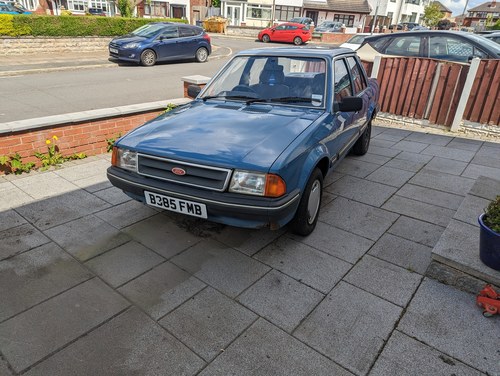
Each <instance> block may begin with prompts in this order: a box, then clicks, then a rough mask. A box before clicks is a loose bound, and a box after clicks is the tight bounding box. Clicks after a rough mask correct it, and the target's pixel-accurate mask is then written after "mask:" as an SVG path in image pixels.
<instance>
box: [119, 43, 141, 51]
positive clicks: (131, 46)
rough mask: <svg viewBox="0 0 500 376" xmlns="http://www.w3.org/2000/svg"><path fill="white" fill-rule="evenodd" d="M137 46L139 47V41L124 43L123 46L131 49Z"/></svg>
mask: <svg viewBox="0 0 500 376" xmlns="http://www.w3.org/2000/svg"><path fill="white" fill-rule="evenodd" d="M137 47H139V43H137V42H132V43H127V44H124V45H123V46H122V48H125V49H130V50H131V49H133V48H137Z"/></svg>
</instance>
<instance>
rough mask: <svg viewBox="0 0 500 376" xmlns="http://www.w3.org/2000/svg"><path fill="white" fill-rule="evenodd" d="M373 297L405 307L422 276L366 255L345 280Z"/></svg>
mask: <svg viewBox="0 0 500 376" xmlns="http://www.w3.org/2000/svg"><path fill="white" fill-rule="evenodd" d="M343 280H344V281H345V282H348V283H350V284H352V285H354V286H356V287H359V288H360V289H363V290H365V291H368V292H370V293H372V294H373V295H376V296H378V297H380V298H383V299H385V300H388V301H390V302H391V303H394V304H397V305H399V306H401V307H405V306H406V305H407V304H408V303H409V301H410V299H411V297H412V296H413V293H414V292H415V290H416V289H417V287H418V285H419V284H420V281H421V280H422V276H421V275H420V274H417V273H412V272H410V271H409V270H407V269H403V268H401V267H399V266H396V265H394V264H389V263H388V262H385V261H383V260H379V259H377V258H375V257H372V256H370V255H365V256H364V257H363V258H362V259H361V261H360V262H358V263H357V264H356V265H355V266H354V268H352V270H351V271H350V272H349V273H348V274H347V275H346V277H345V278H344V279H343Z"/></svg>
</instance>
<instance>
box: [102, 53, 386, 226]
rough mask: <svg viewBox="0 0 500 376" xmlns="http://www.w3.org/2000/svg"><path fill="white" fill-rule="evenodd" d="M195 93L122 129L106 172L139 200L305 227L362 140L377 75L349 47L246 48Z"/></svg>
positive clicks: (233, 220)
mask: <svg viewBox="0 0 500 376" xmlns="http://www.w3.org/2000/svg"><path fill="white" fill-rule="evenodd" d="M188 92H189V93H190V94H191V95H194V96H196V95H197V94H198V96H197V98H196V99H195V100H194V101H192V102H190V103H189V104H187V105H184V106H181V107H178V108H176V109H174V110H172V111H170V112H167V113H165V114H163V115H161V116H159V117H158V118H156V119H154V120H152V121H150V122H148V123H146V124H144V125H143V126H141V127H139V128H137V129H135V130H133V131H131V132H130V133H129V134H127V135H126V136H124V137H122V138H121V139H120V140H118V142H117V143H116V144H115V146H114V148H113V156H112V167H110V168H109V169H108V178H109V180H110V181H111V183H112V184H113V185H115V186H116V187H118V188H120V189H122V190H123V191H124V192H125V193H127V194H128V195H129V196H131V197H132V198H134V199H136V200H139V201H143V202H145V203H147V204H148V205H152V206H155V207H158V208H163V209H166V210H171V211H175V212H179V213H183V214H187V215H191V216H195V217H199V218H206V219H208V220H211V221H215V222H220V223H225V224H229V225H233V226H240V227H250V228H258V227H270V228H271V229H277V228H279V227H281V226H284V225H285V224H287V223H289V222H290V223H291V228H292V230H293V231H294V232H295V233H298V234H301V235H307V234H309V233H311V232H312V231H313V229H314V227H315V226H316V222H317V219H318V213H319V209H320V205H321V192H322V189H323V181H324V178H325V176H326V175H327V174H328V172H329V171H330V170H331V169H332V168H334V167H335V166H336V165H337V164H338V163H339V161H340V160H342V158H343V157H344V156H345V155H346V154H347V153H348V152H349V151H350V150H352V151H353V152H354V153H355V154H358V155H361V154H364V153H366V152H367V150H368V146H369V143H370V132H371V121H372V119H373V118H374V117H375V115H376V113H377V108H378V106H377V100H378V84H377V82H376V81H375V80H373V79H368V78H367V76H366V73H365V71H364V69H363V66H362V64H361V63H360V61H359V59H358V57H357V56H356V53H355V52H354V51H352V50H349V49H346V48H337V49H330V48H272V49H258V50H249V51H243V52H240V53H239V54H237V55H236V56H235V57H234V58H233V59H232V60H231V61H230V62H229V63H227V64H226V65H225V66H224V67H223V68H222V69H221V70H220V71H219V73H217V75H216V76H215V77H214V78H213V79H212V80H211V81H210V82H209V83H208V85H207V86H206V87H205V88H204V89H203V91H201V92H199V88H197V87H193V86H191V87H190V88H189V89H188Z"/></svg>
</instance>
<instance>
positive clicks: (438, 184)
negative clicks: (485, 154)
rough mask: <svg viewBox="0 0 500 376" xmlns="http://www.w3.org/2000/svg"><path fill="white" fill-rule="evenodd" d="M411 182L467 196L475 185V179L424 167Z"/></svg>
mask: <svg viewBox="0 0 500 376" xmlns="http://www.w3.org/2000/svg"><path fill="white" fill-rule="evenodd" d="M467 168H468V167H467ZM466 171H467V169H466ZM410 183H411V184H415V185H420V186H422V187H426V188H432V189H436V190H439V191H443V192H447V193H455V194H457V195H461V196H465V195H466V194H467V193H468V192H469V191H470V189H471V188H472V186H473V185H474V179H470V178H467V177H461V176H455V175H451V174H445V173H442V172H439V171H432V170H426V169H423V170H421V171H419V172H418V173H417V174H416V175H415V176H414V177H413V178H412V179H411V180H410Z"/></svg>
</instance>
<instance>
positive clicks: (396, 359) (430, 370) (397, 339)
mask: <svg viewBox="0 0 500 376" xmlns="http://www.w3.org/2000/svg"><path fill="white" fill-rule="evenodd" d="M386 375H398V376H412V375H433V376H450V375H455V376H481V375H484V373H482V372H479V371H478V370H476V369H474V368H471V367H469V366H467V365H465V364H463V363H462V362H460V361H458V360H456V359H453V358H451V357H449V356H448V355H446V354H444V353H442V352H439V351H436V350H434V349H433V348H432V347H430V346H427V345H425V344H424V343H422V342H419V341H416V340H414V339H413V338H410V337H408V336H407V335H405V334H403V333H401V332H399V331H397V330H396V331H394V333H393V334H392V336H391V338H389V342H388V343H387V345H386V346H385V347H384V350H383V351H382V354H380V357H379V358H378V360H377V363H375V366H374V367H373V369H372V370H371V372H370V376H386Z"/></svg>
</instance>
